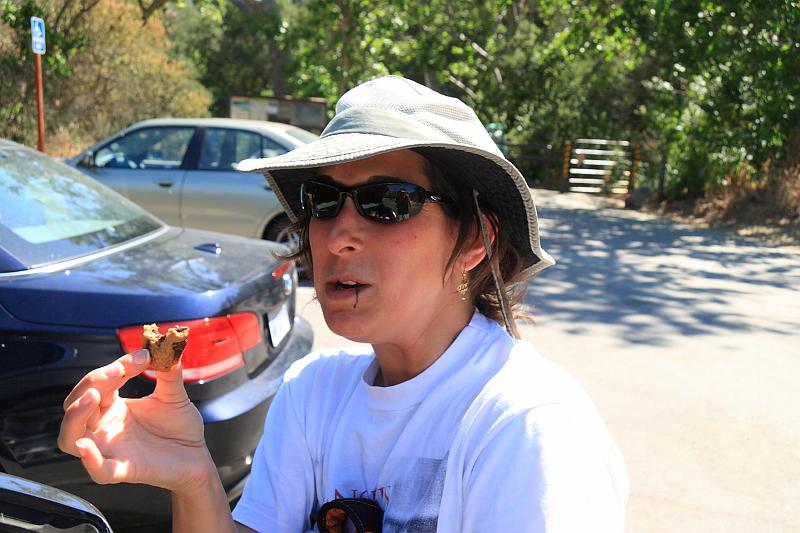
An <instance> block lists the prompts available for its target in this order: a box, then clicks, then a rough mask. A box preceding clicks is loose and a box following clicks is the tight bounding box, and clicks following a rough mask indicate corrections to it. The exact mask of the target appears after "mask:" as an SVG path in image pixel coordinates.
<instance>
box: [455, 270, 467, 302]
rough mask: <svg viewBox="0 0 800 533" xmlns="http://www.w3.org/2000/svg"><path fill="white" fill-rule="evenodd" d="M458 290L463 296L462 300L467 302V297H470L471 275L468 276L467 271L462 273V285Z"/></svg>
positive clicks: (459, 285)
mask: <svg viewBox="0 0 800 533" xmlns="http://www.w3.org/2000/svg"><path fill="white" fill-rule="evenodd" d="M456 290H457V291H458V294H459V295H460V296H461V300H462V301H466V300H467V295H469V274H467V271H466V270H464V271H462V272H461V283H459V284H458V287H457V288H456Z"/></svg>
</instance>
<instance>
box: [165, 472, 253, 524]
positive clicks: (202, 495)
mask: <svg viewBox="0 0 800 533" xmlns="http://www.w3.org/2000/svg"><path fill="white" fill-rule="evenodd" d="M206 470H207V473H206V476H205V479H204V481H203V482H201V483H199V484H198V486H197V487H195V488H192V489H191V490H186V491H181V492H176V491H173V492H172V531H173V533H190V532H194V533H204V532H208V533H239V530H238V529H237V527H236V524H235V523H234V521H233V517H232V516H231V511H230V506H229V505H228V497H227V495H226V494H225V489H224V488H223V487H222V482H221V481H220V479H219V474H218V473H217V470H216V468H215V467H214V463H213V462H212V461H211V458H210V457H209V465H208V467H207V469H206Z"/></svg>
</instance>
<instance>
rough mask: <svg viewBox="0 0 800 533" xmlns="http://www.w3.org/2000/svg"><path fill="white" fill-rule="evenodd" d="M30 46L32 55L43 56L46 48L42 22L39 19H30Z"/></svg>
mask: <svg viewBox="0 0 800 533" xmlns="http://www.w3.org/2000/svg"><path fill="white" fill-rule="evenodd" d="M31 46H32V47H33V53H34V54H40V55H41V54H44V52H45V50H46V46H45V44H44V20H42V19H41V18H39V17H31Z"/></svg>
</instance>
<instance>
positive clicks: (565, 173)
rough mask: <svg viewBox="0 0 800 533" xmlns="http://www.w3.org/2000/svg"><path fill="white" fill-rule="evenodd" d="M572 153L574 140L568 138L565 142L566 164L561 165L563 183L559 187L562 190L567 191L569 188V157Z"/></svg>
mask: <svg viewBox="0 0 800 533" xmlns="http://www.w3.org/2000/svg"><path fill="white" fill-rule="evenodd" d="M571 155H572V141H570V140H569V139H567V141H566V142H565V143H564V165H563V166H562V167H561V183H560V186H559V188H558V190H559V191H560V192H567V189H568V188H569V159H570V156H571Z"/></svg>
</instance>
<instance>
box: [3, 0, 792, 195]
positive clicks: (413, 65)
mask: <svg viewBox="0 0 800 533" xmlns="http://www.w3.org/2000/svg"><path fill="white" fill-rule="evenodd" d="M98 1H99V0H46V1H44V2H38V3H35V2H33V1H32V0H21V1H20V0H0V21H2V22H0V95H2V101H0V120H2V121H3V126H2V127H3V128H4V130H3V132H2V134H3V135H6V136H12V137H14V138H18V139H30V138H31V133H32V131H33V129H32V128H33V117H31V113H30V112H29V110H30V109H31V106H32V102H33V100H32V98H33V96H32V88H31V83H30V81H29V80H30V79H31V76H30V74H29V70H30V51H29V41H28V39H29V34H28V33H27V32H28V29H27V28H28V24H29V23H28V18H29V17H30V15H32V14H40V15H42V16H44V17H45V19H46V20H47V21H48V47H49V49H48V55H47V56H46V57H45V59H46V67H45V77H46V80H48V82H47V87H49V89H48V91H49V92H48V94H47V98H48V109H50V110H52V111H50V115H49V116H54V117H55V122H56V124H58V125H65V126H64V127H68V128H70V131H78V130H81V131H85V132H86V134H87V135H96V134H98V133H99V132H100V130H103V129H104V128H105V129H106V130H110V129H113V128H114V127H115V126H116V125H117V124H119V123H121V122H125V121H130V120H134V119H135V118H139V117H145V116H153V115H161V114H202V113H203V112H205V111H206V110H207V109H209V107H210V110H211V112H212V113H214V114H217V115H227V113H228V105H229V99H230V96H232V95H253V96H258V95H271V94H275V95H284V94H293V95H296V96H323V97H326V98H327V99H328V101H329V102H330V103H331V104H333V102H334V101H335V100H336V98H337V97H338V96H339V95H340V94H341V93H342V92H344V91H345V90H346V89H348V88H350V87H352V86H353V85H355V84H357V83H359V82H361V81H365V80H367V79H370V78H372V77H375V76H379V75H383V74H401V75H404V76H407V77H409V78H412V79H415V80H417V81H419V82H421V83H423V84H426V85H428V86H431V87H434V88H436V89H437V90H440V91H442V92H444V93H446V94H450V95H452V96H456V97H458V98H461V99H463V100H465V101H467V102H468V103H469V104H471V105H472V106H473V107H474V108H475V109H476V111H477V112H478V114H479V116H480V117H481V118H482V119H483V120H484V121H485V122H486V123H490V122H493V123H500V124H502V127H503V130H504V132H505V136H506V140H507V141H509V142H511V143H515V144H517V145H519V146H521V147H522V148H521V149H522V150H533V149H534V147H539V148H540V149H541V150H545V151H547V152H548V153H549V154H550V156H552V158H553V159H558V158H559V157H560V149H561V147H562V146H563V142H564V141H565V140H566V139H572V138H576V137H587V136H592V137H605V138H624V139H630V140H635V141H640V142H641V144H642V147H643V153H644V154H646V157H647V158H649V159H651V160H652V161H653V162H654V163H658V162H660V161H661V160H666V161H667V162H668V165H667V172H666V177H667V193H668V195H669V196H670V197H672V198H682V197H697V196H701V195H703V194H706V193H707V192H709V191H714V190H720V189H725V188H731V187H739V186H742V184H746V185H747V186H751V187H761V186H765V184H767V185H768V184H769V183H768V182H769V181H770V180H775V179H779V180H782V179H784V177H785V176H786V172H784V171H783V170H782V169H784V168H788V167H789V166H791V165H797V162H796V160H794V159H792V157H790V156H791V155H792V154H791V153H790V152H791V151H790V150H789V148H788V147H789V145H790V144H791V143H790V140H791V139H797V138H799V137H800V130H799V128H800V126H798V124H800V110H799V109H798V102H797V98H800V3H798V2H797V0H770V1H767V0H719V1H715V2H712V1H710V0H702V1H700V2H697V1H696V0H695V1H689V0H615V1H612V2H596V1H592V0H540V1H538V2H529V1H526V0H486V1H482V2H478V1H472V0H469V1H463V2H450V1H447V0H429V1H427V2H405V1H403V0H302V1H299V2H297V1H289V0H263V1H259V0H172V1H171V2H165V1H163V0H156V1H154V2H149V1H148V2H139V7H138V8H137V7H136V5H134V4H132V3H122V2H121V0H104V2H103V3H102V4H98ZM154 6H155V7H163V6H165V9H166V10H165V11H164V14H163V20H164V21H165V24H166V27H167V32H166V34H165V32H164V29H163V27H162V25H161V20H162V16H161V15H160V14H159V12H156V11H154V9H150V8H152V7H154ZM137 9H138V12H137ZM101 14H102V16H103V17H106V20H113V21H114V25H113V29H112V31H111V32H109V31H107V30H106V31H105V33H103V31H101V29H100V28H101V26H100V25H99V22H98V20H100V19H99V17H100V16H101ZM143 20H144V21H145V22H146V23H145V25H144V26H142V25H141V24H142V21H143ZM137 35H138V37H137ZM198 81H199V82H200V83H201V84H202V85H203V86H204V87H205V88H206V89H203V88H202V87H200V86H199V85H198ZM134 88H135V90H133V89H134ZM126 90H127V92H126ZM209 93H210V97H211V99H209ZM48 124H50V122H49V121H48ZM541 147H552V148H541ZM521 164H523V166H524V163H521ZM555 166H556V167H557V165H555ZM650 168H651V169H653V170H650V171H646V172H645V176H644V178H645V179H648V178H649V179H655V174H656V172H655V170H656V169H657V168H658V165H651V166H650ZM792 168H794V167H792ZM526 170H527V171H528V173H529V174H530V175H531V176H532V177H533V178H542V177H546V176H544V175H546V174H547V170H546V169H544V170H542V168H540V167H535V166H531V167H530V168H529V169H528V168H526ZM540 174H541V175H540ZM773 188H775V190H778V189H780V190H783V189H781V187H773Z"/></svg>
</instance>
